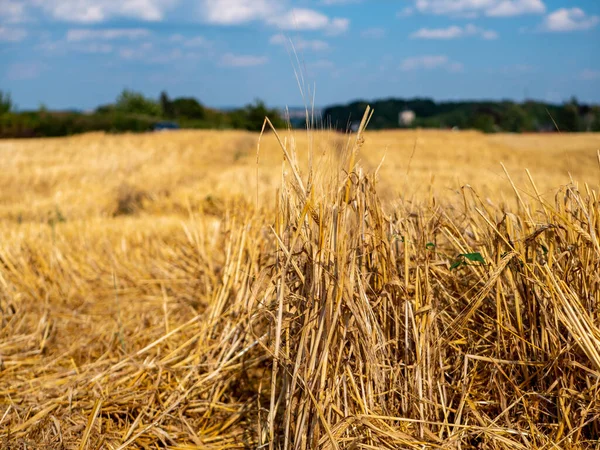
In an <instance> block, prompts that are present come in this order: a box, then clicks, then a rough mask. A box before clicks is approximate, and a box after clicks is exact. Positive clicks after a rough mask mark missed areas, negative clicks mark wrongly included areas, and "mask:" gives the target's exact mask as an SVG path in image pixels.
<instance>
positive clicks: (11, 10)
mask: <svg viewBox="0 0 600 450" xmlns="http://www.w3.org/2000/svg"><path fill="white" fill-rule="evenodd" d="M0 19H2V21H3V22H8V23H13V22H22V21H24V20H25V5H24V3H23V2H22V1H16V0H0Z"/></svg>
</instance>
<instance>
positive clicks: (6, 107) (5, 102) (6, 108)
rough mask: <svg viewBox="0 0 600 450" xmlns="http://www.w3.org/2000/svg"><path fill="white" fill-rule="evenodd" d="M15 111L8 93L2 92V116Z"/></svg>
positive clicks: (0, 92)
mask: <svg viewBox="0 0 600 450" xmlns="http://www.w3.org/2000/svg"><path fill="white" fill-rule="evenodd" d="M12 109H13V102H12V99H11V97H10V94H9V93H8V92H2V91H0V114H4V113H9V112H11V111H12Z"/></svg>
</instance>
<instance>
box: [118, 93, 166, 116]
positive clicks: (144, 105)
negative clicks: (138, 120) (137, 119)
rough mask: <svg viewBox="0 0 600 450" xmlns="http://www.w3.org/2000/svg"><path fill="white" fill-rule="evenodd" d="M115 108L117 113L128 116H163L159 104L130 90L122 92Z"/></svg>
mask: <svg viewBox="0 0 600 450" xmlns="http://www.w3.org/2000/svg"><path fill="white" fill-rule="evenodd" d="M115 106H116V109H117V111H119V112H123V113H126V114H139V115H144V116H152V117H159V116H160V115H161V108H160V105H159V104H158V103H157V102H155V101H154V100H152V99H149V98H146V97H144V95H143V94H141V93H139V92H134V91H131V90H128V89H125V90H123V92H121V94H120V95H119V97H118V98H117V103H116V105H115Z"/></svg>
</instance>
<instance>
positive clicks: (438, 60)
mask: <svg viewBox="0 0 600 450" xmlns="http://www.w3.org/2000/svg"><path fill="white" fill-rule="evenodd" d="M463 68H464V66H463V65H462V63H459V62H456V61H452V60H450V58H448V57H447V56H445V55H422V56H414V57H410V58H406V59H404V60H403V61H402V63H401V64H400V70H402V71H403V72H412V71H416V70H432V69H444V70H446V71H448V72H461V71H462V70H463Z"/></svg>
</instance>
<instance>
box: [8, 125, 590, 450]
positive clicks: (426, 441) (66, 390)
mask: <svg viewBox="0 0 600 450" xmlns="http://www.w3.org/2000/svg"><path fill="white" fill-rule="evenodd" d="M279 138H280V141H281V142H278V140H277V138H276V136H275V135H274V134H273V133H269V134H266V135H264V136H263V137H262V139H261V140H260V151H259V154H258V164H257V144H258V143H259V135H257V134H250V133H244V132H232V131H229V132H217V131H206V132H200V131H198V132H191V131H180V132H169V133H162V134H144V135H122V136H110V135H103V134H89V135H82V136H75V137H71V138H61V139H40V140H19V141H17V140H15V141H3V142H0V167H1V168H2V170H1V171H0V308H1V309H0V314H1V323H0V443H1V444H0V446H1V447H2V448H4V449H42V448H43V449H46V448H48V449H113V450H114V449H126V448H144V449H156V448H170V449H182V450H183V449H196V448H197V449H232V448H262V449H286V450H288V449H289V450H292V449H379V448H383V449H399V448H403V449H410V448H415V449H417V448H418V449H427V448H432V449H434V448H445V449H558V448H561V449H597V448H599V443H598V442H599V441H598V440H599V438H600V240H599V235H600V204H599V199H598V188H599V187H600V185H599V182H598V180H599V179H600V167H599V160H598V153H597V151H598V149H599V148H600V135H598V134H578V135H568V134H562V135H530V136H518V135H514V136H513V135H483V134H479V133H475V132H442V131H424V130H417V131H405V132H366V133H364V134H362V133H359V134H358V135H351V136H347V135H341V134H336V133H333V132H313V133H308V134H307V133H305V132H304V133H303V132H298V131H295V132H286V131H282V132H281V134H280V135H279ZM501 163H504V167H505V169H506V170H505V169H504V168H503V166H502V165H501ZM525 169H529V172H527V171H526V170H525Z"/></svg>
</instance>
